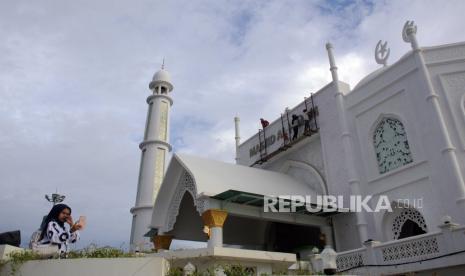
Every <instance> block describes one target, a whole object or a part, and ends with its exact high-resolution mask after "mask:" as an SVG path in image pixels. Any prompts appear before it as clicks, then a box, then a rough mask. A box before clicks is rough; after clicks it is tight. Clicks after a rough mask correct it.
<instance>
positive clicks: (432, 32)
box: [0, 0, 465, 248]
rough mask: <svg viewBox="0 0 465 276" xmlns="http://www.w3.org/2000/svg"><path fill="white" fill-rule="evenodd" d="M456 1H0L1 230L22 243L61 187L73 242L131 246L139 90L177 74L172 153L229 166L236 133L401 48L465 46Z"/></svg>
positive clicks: (140, 126) (142, 110)
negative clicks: (405, 34) (80, 226)
mask: <svg viewBox="0 0 465 276" xmlns="http://www.w3.org/2000/svg"><path fill="white" fill-rule="evenodd" d="M464 10H465V1H461V0H448V1H443V0H440V1H433V0H428V1H411V0H397V1H396V0H393V1H374V2H371V1H319V0H313V1H299V0H296V1H285V0H276V1H259V0H256V1H246V0H244V1H241V0H236V1H232V0H231V1H227V0H215V1H213V0H212V1H204V0H198V1H189V0H186V1H181V0H172V1H155V0H134V1H124V0H111V1H110V0H99V1H94V0H92V1H91V0H78V1H68V0H63V1H57V0H54V1H51V0H50V1H47V0H30V1H23V0H15V1H8V0H0V130H1V131H2V134H1V135H0V232H5V231H11V230H17V229H19V230H21V235H22V245H26V244H27V242H28V241H29V238H30V235H31V234H32V232H33V231H34V230H35V229H37V228H38V226H39V224H40V222H41V218H42V216H43V215H45V214H47V213H48V211H49V210H50V207H51V205H50V203H49V202H47V201H46V200H45V198H44V195H45V194H51V193H53V192H55V191H58V192H59V193H61V194H64V195H66V199H65V201H64V203H66V204H68V205H70V206H71V207H72V209H73V215H74V216H75V217H78V216H79V215H86V216H87V223H88V227H87V229H86V230H85V231H83V233H82V235H81V241H80V246H81V247H84V246H87V245H89V244H91V243H94V244H96V245H97V246H107V245H109V246H114V247H121V248H127V246H128V242H129V236H130V227H131V218H132V217H131V214H130V213H129V209H130V208H131V207H132V206H133V205H134V203H135V196H136V188H137V176H138V170H139V162H140V150H139V148H138V145H139V143H140V142H141V141H142V138H143V133H144V127H145V118H146V113H147V103H146V98H147V96H149V95H150V91H149V89H148V85H149V83H150V81H151V78H152V76H153V74H154V73H155V72H156V71H157V70H159V69H160V67H161V64H162V60H163V59H165V69H166V70H168V71H169V72H170V74H171V77H172V82H173V85H174V90H173V92H172V93H171V96H172V98H173V100H174V104H173V106H172V109H171V115H170V116H171V141H170V142H171V144H172V145H173V149H174V152H180V153H181V152H182V153H188V154H192V155H197V156H202V157H208V158H212V159H216V160H222V161H225V162H233V161H234V121H233V118H234V116H239V117H240V119H241V137H242V139H243V140H245V139H247V138H248V137H250V136H251V135H253V134H255V132H256V131H257V129H258V127H259V118H261V117H263V118H266V119H269V120H270V121H271V120H274V119H275V118H277V117H278V116H279V114H280V113H281V112H282V111H283V110H284V109H285V107H286V106H290V107H292V106H295V105H296V104H298V103H299V102H300V101H302V100H303V98H304V97H306V96H309V95H310V93H311V92H316V91H318V90H319V89H320V88H322V87H323V86H324V85H326V84H327V83H329V82H330V81H331V75H330V72H329V64H328V60H327V53H326V50H325V43H326V42H328V41H330V42H331V43H332V44H333V46H334V52H335V56H336V63H337V65H338V68H339V77H340V79H341V80H342V81H345V82H347V83H349V84H350V85H351V87H353V86H355V85H356V84H357V82H358V81H359V80H360V79H362V78H363V77H364V76H365V75H367V74H368V73H370V72H372V71H374V70H376V69H377V68H379V66H380V65H378V64H376V62H375V59H374V48H375V45H376V43H377V42H378V40H380V39H382V40H383V41H388V45H389V47H390V49H391V55H390V58H389V60H388V63H393V62H395V61H396V60H398V59H399V58H400V57H401V56H402V55H403V54H405V53H406V52H407V51H409V49H410V46H409V45H408V44H406V43H405V42H403V40H402V35H401V31H402V26H403V24H404V23H405V21H406V20H414V21H415V22H416V24H417V25H418V31H417V38H418V41H419V43H420V46H433V45H439V44H447V43H454V42H460V41H465V32H463V26H465V17H464V16H463V11H464Z"/></svg>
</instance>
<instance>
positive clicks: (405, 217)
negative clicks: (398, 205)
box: [392, 208, 428, 239]
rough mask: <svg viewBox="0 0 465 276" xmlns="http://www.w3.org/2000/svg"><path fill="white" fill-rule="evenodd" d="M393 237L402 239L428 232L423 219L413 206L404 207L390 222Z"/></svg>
mask: <svg viewBox="0 0 465 276" xmlns="http://www.w3.org/2000/svg"><path fill="white" fill-rule="evenodd" d="M392 232H393V234H394V239H403V238H408V237H412V236H416V235H421V234H425V233H426V232H428V229H427V228H426V223H425V219H424V218H423V216H422V215H421V213H420V212H418V211H417V210H416V209H414V208H405V209H404V210H402V212H401V213H400V214H399V215H398V216H397V217H396V218H395V219H394V221H393V223H392Z"/></svg>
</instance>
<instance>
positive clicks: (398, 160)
mask: <svg viewBox="0 0 465 276" xmlns="http://www.w3.org/2000/svg"><path fill="white" fill-rule="evenodd" d="M373 143H374V146H375V153H376V159H377V160H378V168H379V173H381V174H383V173H385V172H388V171H390V170H393V169H396V168H399V167H401V166H403V165H406V164H409V163H411V162H413V158H412V153H411V152H410V146H409V143H408V140H407V133H406V132H405V128H404V125H403V124H402V122H401V121H399V120H397V119H394V118H384V119H383V120H381V122H380V123H379V124H378V126H377V127H376V129H375V132H374V134H373Z"/></svg>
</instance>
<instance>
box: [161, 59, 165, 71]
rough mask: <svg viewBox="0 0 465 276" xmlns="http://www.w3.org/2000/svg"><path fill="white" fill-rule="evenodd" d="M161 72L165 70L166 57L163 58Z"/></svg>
mask: <svg viewBox="0 0 465 276" xmlns="http://www.w3.org/2000/svg"><path fill="white" fill-rule="evenodd" d="M161 70H165V57H163V63H162V64H161Z"/></svg>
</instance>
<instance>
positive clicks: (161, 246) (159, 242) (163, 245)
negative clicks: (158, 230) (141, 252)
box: [152, 235, 173, 252]
mask: <svg viewBox="0 0 465 276" xmlns="http://www.w3.org/2000/svg"><path fill="white" fill-rule="evenodd" d="M152 240H153V245H154V247H155V250H156V251H157V252H160V251H162V250H169V249H170V245H171V241H173V235H155V236H153V237H152Z"/></svg>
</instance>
